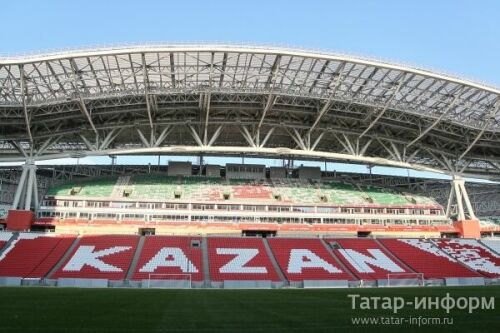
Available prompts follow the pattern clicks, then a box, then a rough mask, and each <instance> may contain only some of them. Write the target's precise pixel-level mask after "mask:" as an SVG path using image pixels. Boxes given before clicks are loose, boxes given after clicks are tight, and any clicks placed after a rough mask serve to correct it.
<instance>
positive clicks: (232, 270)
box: [208, 237, 280, 281]
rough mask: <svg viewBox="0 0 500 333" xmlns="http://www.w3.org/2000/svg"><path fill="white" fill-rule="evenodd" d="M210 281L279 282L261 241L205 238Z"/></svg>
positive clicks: (258, 239) (255, 239)
mask: <svg viewBox="0 0 500 333" xmlns="http://www.w3.org/2000/svg"><path fill="white" fill-rule="evenodd" d="M208 260H209V267H210V278H211V279H212V280H213V281H224V280H269V281H279V280H280V279H279V277H278V275H277V274H276V272H275V270H274V268H273V265H272V263H271V259H270V258H269V257H268V255H267V253H266V249H265V247H264V243H263V241H262V239H261V238H218V237H214V238H208Z"/></svg>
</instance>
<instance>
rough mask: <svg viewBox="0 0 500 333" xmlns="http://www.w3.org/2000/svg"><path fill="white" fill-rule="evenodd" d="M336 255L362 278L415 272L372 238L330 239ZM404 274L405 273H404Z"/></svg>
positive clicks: (384, 277) (379, 278) (383, 277)
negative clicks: (334, 246)
mask: <svg viewBox="0 0 500 333" xmlns="http://www.w3.org/2000/svg"><path fill="white" fill-rule="evenodd" d="M327 241H328V242H329V243H330V244H337V245H339V246H337V247H338V248H336V249H335V250H334V253H335V255H337V257H338V258H339V259H340V260H341V261H342V263H343V264H344V265H345V266H346V267H347V268H349V269H350V270H351V272H353V273H354V275H356V276H357V277H359V278H360V279H362V280H383V279H387V276H388V274H393V276H394V277H396V275H395V274H407V273H414V272H413V271H412V270H411V269H410V268H408V267H407V266H406V265H404V264H402V263H401V262H399V260H397V258H395V257H394V256H393V255H392V254H391V253H389V252H387V251H386V250H385V249H384V248H382V247H381V246H380V245H379V244H378V243H377V242H376V241H374V240H372V239H360V238H354V239H328V240H327ZM402 276H403V275H402ZM406 276H407V275H406Z"/></svg>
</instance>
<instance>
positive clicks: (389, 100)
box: [359, 75, 406, 138]
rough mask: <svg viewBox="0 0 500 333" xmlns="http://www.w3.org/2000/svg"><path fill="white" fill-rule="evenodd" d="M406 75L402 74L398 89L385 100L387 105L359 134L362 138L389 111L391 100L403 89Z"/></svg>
mask: <svg viewBox="0 0 500 333" xmlns="http://www.w3.org/2000/svg"><path fill="white" fill-rule="evenodd" d="M405 76H406V75H402V76H401V79H400V80H399V83H398V84H397V86H396V89H394V92H393V93H392V95H391V97H389V98H388V99H387V101H386V102H385V105H384V107H383V108H382V110H381V111H380V112H379V114H378V115H377V117H375V119H374V120H372V122H371V123H370V124H369V125H368V127H367V128H366V129H365V130H364V131H363V133H361V135H360V136H359V138H362V137H363V136H365V134H366V133H368V131H370V130H371V129H372V127H373V126H375V124H376V123H377V122H378V121H379V119H380V118H382V116H383V115H384V113H385V111H387V109H388V108H389V106H390V105H391V102H392V100H393V99H394V98H395V97H396V95H397V94H398V92H399V90H400V89H401V87H402V86H403V82H404V78H405Z"/></svg>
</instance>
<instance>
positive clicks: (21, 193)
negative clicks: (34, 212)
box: [12, 158, 38, 210]
mask: <svg viewBox="0 0 500 333" xmlns="http://www.w3.org/2000/svg"><path fill="white" fill-rule="evenodd" d="M32 203H33V206H34V208H35V209H36V208H38V186H37V184H36V165H35V162H34V160H32V159H30V158H28V159H26V163H25V164H24V165H23V172H22V174H21V178H20V179H19V184H18V185H17V189H16V193H15V195H14V202H13V203H12V209H24V210H30V209H31V206H32Z"/></svg>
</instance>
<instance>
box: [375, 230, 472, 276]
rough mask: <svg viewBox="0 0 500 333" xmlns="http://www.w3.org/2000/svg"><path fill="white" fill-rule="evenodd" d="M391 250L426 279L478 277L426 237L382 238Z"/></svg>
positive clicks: (383, 242) (381, 240)
mask: <svg viewBox="0 0 500 333" xmlns="http://www.w3.org/2000/svg"><path fill="white" fill-rule="evenodd" d="M379 241H380V242H381V243H382V244H383V245H384V246H385V247H386V248H387V249H388V250H389V251H391V252H392V253H393V254H394V255H395V256H396V257H398V258H399V259H400V260H401V261H403V262H404V263H405V264H406V265H408V266H409V267H411V268H412V269H413V270H414V271H416V272H418V273H423V274H424V278H425V279H442V278H446V277H478V276H479V275H478V274H477V273H475V272H473V271H471V270H469V269H467V268H466V267H464V266H462V265H460V264H459V263H458V262H457V260H455V259H453V258H452V257H450V256H448V255H447V254H446V253H444V252H443V251H441V250H440V249H439V248H437V247H436V246H435V245H434V244H433V243H432V242H431V241H429V240H426V239H410V238H403V239H380V240H379Z"/></svg>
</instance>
